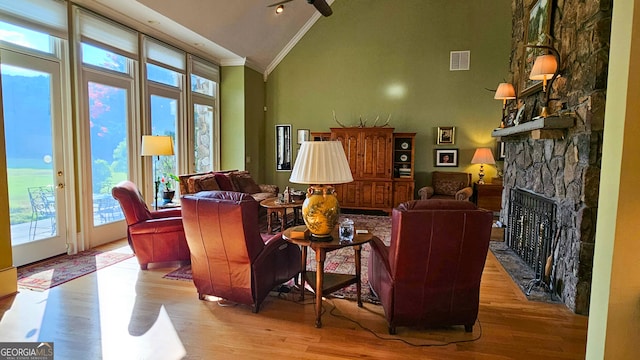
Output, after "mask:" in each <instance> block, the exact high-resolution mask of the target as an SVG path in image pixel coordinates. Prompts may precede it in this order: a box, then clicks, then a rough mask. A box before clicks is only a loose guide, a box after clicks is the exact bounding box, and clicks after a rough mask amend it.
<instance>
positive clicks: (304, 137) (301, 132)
mask: <svg viewBox="0 0 640 360" xmlns="http://www.w3.org/2000/svg"><path fill="white" fill-rule="evenodd" d="M310 140H311V131H310V130H309V129H298V144H302V143H303V142H305V141H310Z"/></svg>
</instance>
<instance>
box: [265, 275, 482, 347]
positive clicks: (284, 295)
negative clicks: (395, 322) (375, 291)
mask: <svg viewBox="0 0 640 360" xmlns="http://www.w3.org/2000/svg"><path fill="white" fill-rule="evenodd" d="M291 290H295V291H290V292H283V291H280V292H278V295H277V297H278V298H280V299H283V300H286V301H290V302H293V303H295V304H298V305H303V306H304V305H313V304H315V294H313V293H312V292H310V291H308V290H306V289H304V288H303V289H299V288H296V287H293V288H291ZM301 290H302V291H305V292H309V294H313V296H311V299H310V301H306V300H305V301H302V302H301V301H300V300H293V299H291V298H290V296H288V295H294V294H296V295H299V291H301ZM326 302H327V303H329V304H331V306H333V308H332V309H331V310H330V311H329V314H331V316H334V317H337V318H339V319H344V320H347V321H350V322H352V323H354V324H356V325H358V326H359V327H360V328H361V329H363V330H365V331H368V332H369V333H371V334H372V335H373V336H375V337H376V338H378V339H380V340H385V341H400V342H402V343H405V344H407V345H409V346H414V347H435V346H448V345H452V344H462V343H468V342H474V341H478V340H480V338H481V337H482V323H480V319H477V320H476V323H477V324H478V327H479V329H480V331H479V333H478V336H476V337H475V338H473V339H466V340H456V341H447V342H436V343H428V344H414V343H412V342H410V341H407V340H405V339H402V338H400V337H384V336H381V335H380V334H378V333H377V332H375V331H373V330H371V329H369V328H367V327H366V326H364V325H362V324H361V323H360V322H358V321H357V320H353V319H351V318H349V317H348V316H345V315H341V314H336V313H335V312H334V311H335V310H336V309H337V307H336V305H335V303H334V302H333V301H330V300H329V299H327V300H326ZM325 312H326V309H325V307H324V305H323V306H322V314H324V313H325ZM372 312H373V311H372ZM374 313H375V312H374ZM376 314H377V313H376Z"/></svg>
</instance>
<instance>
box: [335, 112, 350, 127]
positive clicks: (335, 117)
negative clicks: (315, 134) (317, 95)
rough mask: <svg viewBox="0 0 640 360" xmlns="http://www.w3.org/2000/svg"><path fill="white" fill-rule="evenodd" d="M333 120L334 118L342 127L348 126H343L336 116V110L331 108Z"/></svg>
mask: <svg viewBox="0 0 640 360" xmlns="http://www.w3.org/2000/svg"><path fill="white" fill-rule="evenodd" d="M333 120H335V121H336V122H337V123H338V125H340V126H342V127H343V128H346V127H348V126H345V125H344V124H343V123H341V122H340V121H338V118H337V117H336V111H335V110H333Z"/></svg>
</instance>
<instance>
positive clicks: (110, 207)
mask: <svg viewBox="0 0 640 360" xmlns="http://www.w3.org/2000/svg"><path fill="white" fill-rule="evenodd" d="M82 79H83V83H82V84H83V96H84V99H83V105H84V110H83V116H82V119H81V120H80V122H81V125H80V128H81V132H82V134H83V136H82V139H81V148H82V152H81V158H82V159H81V162H82V167H81V169H82V170H81V176H82V180H81V183H82V185H81V188H82V191H83V194H84V196H83V197H82V199H81V202H82V205H81V207H82V209H83V211H82V213H83V229H85V230H84V231H85V232H86V233H87V234H88V244H87V241H85V246H87V245H88V246H91V247H95V246H97V245H101V244H105V243H108V242H111V241H114V240H118V239H122V238H125V237H126V236H127V235H126V224H125V222H124V215H123V213H122V210H121V209H120V205H119V203H118V202H117V201H116V200H115V199H114V198H113V197H112V195H111V189H112V187H113V186H114V185H116V184H117V183H118V182H120V181H122V180H126V179H132V178H133V177H132V176H131V171H130V167H131V164H132V163H134V162H133V161H132V151H131V149H135V148H136V147H135V145H133V143H132V139H133V136H131V135H130V132H131V128H132V125H131V124H132V121H131V119H132V118H133V117H134V109H133V105H132V104H134V103H135V102H134V101H133V97H132V96H133V91H134V90H133V89H134V87H133V86H134V85H133V80H131V79H126V78H123V77H118V76H110V75H107V74H104V73H100V72H98V71H92V70H88V69H85V70H84V71H83V75H82Z"/></svg>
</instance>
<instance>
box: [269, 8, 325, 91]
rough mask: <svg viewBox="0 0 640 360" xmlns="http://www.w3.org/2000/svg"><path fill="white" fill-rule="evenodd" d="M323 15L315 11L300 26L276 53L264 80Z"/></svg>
mask: <svg viewBox="0 0 640 360" xmlns="http://www.w3.org/2000/svg"><path fill="white" fill-rule="evenodd" d="M333 2H334V0H327V4H329V6H331V4H333ZM321 16H322V15H321V14H320V13H319V12H317V11H316V12H314V13H313V15H311V18H310V19H309V21H307V22H306V23H305V24H304V26H302V28H300V30H299V31H298V32H297V33H296V35H295V36H294V37H293V38H292V39H291V40H290V41H289V42H288V43H287V45H285V47H284V48H283V49H282V50H281V51H280V52H279V53H278V55H276V57H275V58H274V59H273V61H272V62H271V63H270V64H269V66H267V69H266V71H265V72H264V75H263V76H264V81H267V77H268V76H269V74H271V72H272V71H273V70H274V69H275V68H276V66H278V64H280V61H282V59H284V57H285V56H287V54H288V53H289V51H291V49H293V47H294V46H296V44H297V43H298V41H300V39H302V37H303V36H304V35H305V34H306V33H307V31H309V29H311V27H312V26H313V25H314V24H315V23H316V21H318V19H320V17H321Z"/></svg>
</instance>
